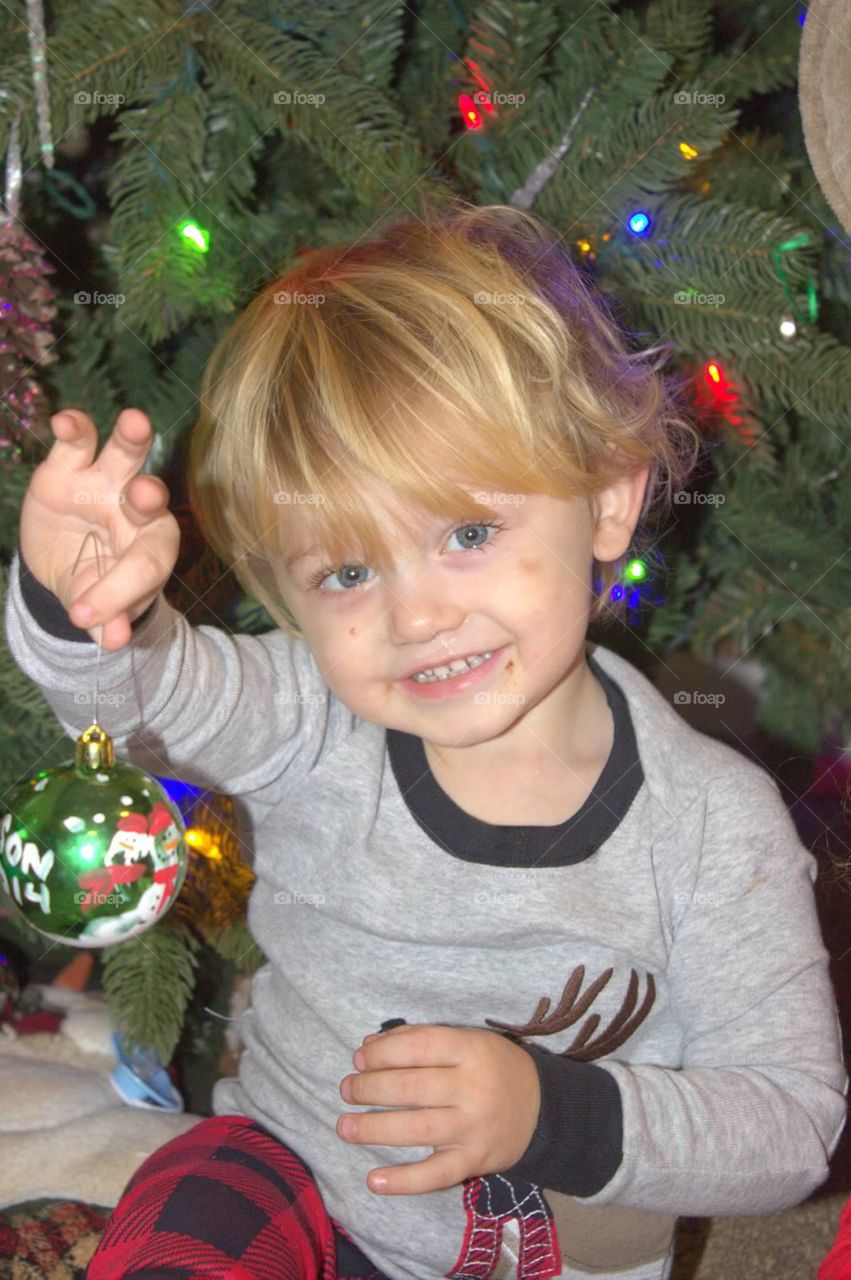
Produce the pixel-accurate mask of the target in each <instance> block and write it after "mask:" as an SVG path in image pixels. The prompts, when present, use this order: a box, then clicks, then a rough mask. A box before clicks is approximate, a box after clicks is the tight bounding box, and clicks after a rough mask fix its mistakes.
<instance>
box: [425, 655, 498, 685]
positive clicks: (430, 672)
mask: <svg viewBox="0 0 851 1280" xmlns="http://www.w3.org/2000/svg"><path fill="white" fill-rule="evenodd" d="M490 656H491V655H490V653H471V654H470V656H469V658H453V660H452V662H450V663H449V665H448V666H441V667H427V668H426V669H425V670H423V671H415V672H414V677H413V678H414V679H416V678H417V676H437V677H438V679H441V680H445V679H446V677H447V676H450V675H457V674H458V673H459V672H460V671H469V670H472V668H473V666H476V667H478V666H480V664H481V663H482V662H484V660H485V659H486V658H489V657H490Z"/></svg>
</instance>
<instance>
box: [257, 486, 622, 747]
mask: <svg viewBox="0 0 851 1280" xmlns="http://www.w3.org/2000/svg"><path fill="white" fill-rule="evenodd" d="M646 479H647V471H646V469H645V471H643V472H642V473H640V475H639V476H637V477H636V478H634V479H633V480H628V481H624V482H620V483H619V484H617V485H615V486H613V487H612V488H610V489H606V490H604V491H603V493H602V494H599V495H597V496H596V497H595V498H594V499H593V500H591V501H589V500H588V499H586V498H574V499H557V498H550V497H547V496H545V495H539V494H536V495H524V494H488V495H487V496H486V497H485V498H484V499H480V500H481V501H483V502H485V503H486V504H487V505H489V506H491V507H492V508H493V509H495V510H496V512H497V513H498V514H497V515H496V516H495V517H493V520H494V523H497V524H499V525H501V526H502V527H501V528H490V527H488V526H487V525H486V524H481V523H475V524H461V523H460V522H446V521H443V520H441V519H440V518H438V517H435V516H433V515H431V514H430V513H426V514H425V515H422V514H415V513H412V511H411V510H410V509H409V508H406V507H404V506H403V505H402V504H400V503H398V502H395V501H394V500H393V498H392V495H391V496H388V498H387V500H386V501H385V502H384V503H383V504H382V508H383V509H384V510H386V511H387V512H388V514H389V519H390V521H391V523H390V525H389V526H388V527H389V528H392V529H393V531H394V532H393V541H392V542H391V546H392V548H393V550H394V565H393V568H392V570H391V571H390V572H389V573H387V574H385V575H383V576H382V575H381V574H379V572H378V571H377V570H376V569H374V568H373V567H372V566H364V565H362V564H361V562H360V561H358V560H356V559H352V560H348V559H347V560H346V561H345V562H344V564H345V572H344V565H338V566H336V570H337V572H335V573H332V574H330V575H329V576H327V577H325V578H324V580H323V582H322V585H321V586H320V587H318V588H317V587H311V586H310V585H309V584H310V580H311V579H312V578H315V577H317V576H321V574H322V572H323V570H324V569H325V568H327V562H326V560H325V558H324V557H322V556H321V555H311V556H310V557H309V558H305V559H301V560H298V561H297V562H295V563H293V562H292V559H291V558H290V565H289V567H287V566H286V565H282V566H281V567H280V570H279V572H278V574H277V577H278V582H279V586H280V589H281V592H282V594H283V595H284V597H285V599H286V601H287V604H288V605H289V607H290V609H291V611H292V613H293V615H294V616H295V618H296V621H297V622H298V624H299V626H300V627H301V630H302V634H303V636H304V639H305V641H306V642H307V644H308V645H309V647H310V649H311V652H312V653H313V656H314V658H315V660H316V663H317V665H318V666H319V669H320V671H321V672H322V674H323V677H324V679H325V681H326V683H327V684H328V686H329V688H330V689H331V690H332V691H333V692H334V693H335V694H336V696H337V697H338V698H339V699H340V700H341V701H342V702H344V703H345V704H346V706H348V707H349V709H350V710H351V711H353V712H354V713H355V714H356V715H358V716H359V717H360V718H361V719H364V720H368V721H371V722H373V723H376V724H381V725H384V726H385V727H387V728H395V729H401V730H404V731H405V732H407V733H413V734H416V735H417V736H419V737H421V738H423V739H424V740H426V741H427V742H429V743H432V744H435V745H439V746H446V747H450V746H472V745H474V744H476V743H481V742H484V741H487V740H490V739H492V738H495V737H497V736H498V735H502V734H503V733H505V731H506V730H508V729H510V728H511V727H512V726H513V725H515V724H516V723H517V722H518V721H521V720H523V719H528V718H529V717H530V716H531V717H532V719H531V721H530V722H529V723H527V728H528V727H533V726H535V727H537V729H538V730H539V731H541V732H542V733H543V730H544V725H545V723H546V721H547V718H548V709H549V712H551V713H552V714H553V715H557V714H563V713H564V712H565V711H569V710H570V709H571V706H572V702H571V698H570V697H565V696H564V695H565V692H566V690H567V686H568V684H569V681H567V680H566V677H567V676H569V674H570V673H571V672H572V671H575V670H576V669H577V660H578V659H579V658H580V655H582V652H583V645H584V642H585V634H586V630H587V626H588V617H589V612H590V608H591V602H592V589H591V573H592V559H593V557H594V556H596V557H597V558H598V559H600V560H612V559H615V558H616V557H617V556H619V555H622V554H623V553H624V552H625V551H626V550H627V549H628V547H629V544H630V540H631V537H632V531H633V528H634V525H635V522H636V519H637V516H638V512H639V509H640V504H641V498H642V496H643V492H644V487H645V482H646ZM467 490H468V492H470V493H471V494H473V493H474V492H476V493H480V492H481V491H480V490H474V489H473V488H471V487H469V486H467ZM592 504H593V505H592ZM595 515H596V523H595V519H594V516H595ZM476 547H481V548H482V549H481V550H475V549H472V548H476ZM302 549H303V548H302V547H299V548H297V550H298V551H301V550H302ZM291 554H292V553H291ZM349 583H352V584H354V585H348V584H349ZM483 653H491V654H492V655H493V657H492V658H491V659H490V660H488V661H486V662H485V663H483V664H481V667H480V669H478V670H476V671H473V672H472V673H466V674H462V675H461V676H460V677H457V678H456V677H453V676H450V677H449V678H447V679H446V680H445V681H444V680H438V681H430V682H426V683H419V682H417V681H414V680H413V679H411V678H410V677H411V676H412V674H413V673H414V672H419V671H421V670H422V669H423V668H432V667H435V666H438V665H440V664H448V663H449V662H450V661H451V660H452V659H454V658H456V657H457V656H459V655H460V656H461V657H465V656H467V655H479V654H483ZM406 677H407V678H406ZM575 688H576V686H575V684H574V689H575ZM544 736H545V735H544Z"/></svg>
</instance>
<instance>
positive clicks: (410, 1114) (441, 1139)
mask: <svg viewBox="0 0 851 1280" xmlns="http://www.w3.org/2000/svg"><path fill="white" fill-rule="evenodd" d="M337 1134H338V1136H339V1137H341V1138H343V1139H344V1140H345V1141H346V1142H352V1143H358V1144H359V1145H361V1146H368V1147H445V1146H446V1145H447V1144H448V1143H450V1142H452V1141H453V1140H456V1141H457V1138H458V1110H457V1108H456V1107H421V1108H420V1109H419V1110H416V1111H359V1112H352V1111H346V1112H344V1113H343V1115H341V1116H340V1118H339V1120H338V1121H337Z"/></svg>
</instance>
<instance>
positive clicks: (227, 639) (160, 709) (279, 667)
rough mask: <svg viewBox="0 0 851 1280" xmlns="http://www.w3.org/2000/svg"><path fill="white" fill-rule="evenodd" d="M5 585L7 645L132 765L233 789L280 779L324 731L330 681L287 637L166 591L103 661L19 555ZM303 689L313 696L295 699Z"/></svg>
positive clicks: (73, 722) (73, 721) (55, 698)
mask: <svg viewBox="0 0 851 1280" xmlns="http://www.w3.org/2000/svg"><path fill="white" fill-rule="evenodd" d="M22 570H23V572H24V575H25V576H24V581H23V582H22V580H21V573H22ZM8 587H9V589H8V594H7V598H6V606H5V624H6V636H7V643H8V646H9V649H10V651H11V653H12V656H13V657H14V659H15V661H16V663H17V664H18V666H19V667H20V668H21V670H22V671H24V673H25V674H26V675H27V676H29V677H30V679H31V680H33V681H34V682H35V683H36V684H38V686H39V688H40V689H41V692H42V694H43V695H44V697H45V699H46V700H47V702H48V703H49V704H50V706H51V708H52V710H53V712H54V714H55V715H56V717H57V719H58V720H59V723H60V724H61V725H62V728H63V729H64V730H65V732H66V733H67V734H69V736H72V737H75V738H76V737H77V736H78V735H79V734H80V733H81V732H82V731H83V729H85V728H86V727H87V726H88V725H89V724H90V723H91V722H92V720H94V719H95V712H97V719H98V721H99V723H101V724H102V725H103V727H104V728H105V729H106V730H107V732H108V733H109V734H110V736H111V737H112V738H113V740H114V743H115V750H116V754H117V755H120V756H122V757H123V758H124V759H126V760H128V761H129V762H130V763H131V764H135V765H137V766H138V767H139V768H144V769H147V770H148V771H149V772H151V773H153V774H158V775H160V776H177V777H180V778H181V779H183V780H184V781H186V782H190V783H195V784H197V785H201V786H205V787H210V788H212V789H214V790H218V791H222V792H225V793H227V794H231V795H234V794H239V793H240V792H241V791H249V790H255V789H258V788H260V787H262V786H264V785H268V784H269V783H270V782H272V781H273V780H274V779H275V778H276V777H280V776H282V775H283V774H284V772H285V771H286V769H287V768H288V766H289V765H290V764H291V763H292V761H293V760H294V759H295V758H296V756H297V752H298V749H299V746H300V745H302V744H303V743H305V742H306V741H307V740H308V737H309V736H310V734H311V733H316V732H319V731H321V726H320V724H319V722H320V721H321V720H322V719H323V717H324V716H326V715H327V714H328V706H327V698H326V697H324V696H322V697H321V698H320V696H319V695H320V693H321V689H320V686H321V688H322V689H324V684H322V682H321V679H320V677H319V674H318V672H316V669H315V667H314V666H313V665H312V663H311V662H310V660H309V657H308V655H307V652H306V650H305V649H304V647H303V646H299V644H298V642H296V641H293V640H290V638H289V637H286V636H284V634H283V633H282V632H272V633H270V635H269V636H263V637H252V636H233V635H230V634H228V633H227V632H225V631H220V630H218V629H217V628H213V627H193V626H191V625H190V624H189V623H188V622H187V621H186V619H185V618H184V617H183V615H182V614H181V613H180V612H179V611H178V610H176V609H174V608H173V607H172V606H171V605H170V604H169V603H168V601H167V600H166V599H165V597H164V596H163V595H162V594H160V596H158V597H157V599H156V600H155V601H154V602H153V603H152V604H151V605H150V606H149V608H148V609H147V610H146V611H145V613H144V614H143V615H142V616H141V617H139V618H138V619H137V620H136V621H135V623H134V624H133V627H132V633H133V634H132V639H131V642H130V643H129V644H128V645H125V646H124V647H123V648H121V649H118V650H115V651H113V652H108V651H105V650H101V652H100V656H98V646H97V644H96V643H95V642H94V641H93V640H92V639H91V637H90V636H89V634H88V632H86V631H84V630H82V629H79V628H75V627H74V626H73V624H72V623H71V621H70V619H69V618H68V615H67V611H66V610H65V609H64V606H63V605H62V603H61V602H60V601H59V600H58V599H57V598H56V597H55V596H53V595H52V593H51V592H49V591H47V589H46V588H45V587H43V586H42V585H41V584H40V583H39V582H37V581H36V580H35V579H34V578H32V576H31V575H30V576H29V577H27V576H26V566H25V565H23V564H22V562H21V556H20V551H19V550H18V551H16V553H15V556H14V558H13V561H12V564H11V567H10V573H9V584H8ZM75 633H76V634H75ZM96 680H97V697H98V700H97V706H95V703H94V694H95V681H96ZM307 685H309V688H310V691H311V692H312V693H313V694H314V697H313V698H312V699H309V700H305V699H304V698H303V697H300V696H299V694H300V692H301V693H302V694H303V692H304V689H305V687H306V686H307ZM305 706H307V707H308V708H309V715H308V714H306V712H305ZM270 741H272V742H274V744H275V750H274V751H270V750H269V742H270Z"/></svg>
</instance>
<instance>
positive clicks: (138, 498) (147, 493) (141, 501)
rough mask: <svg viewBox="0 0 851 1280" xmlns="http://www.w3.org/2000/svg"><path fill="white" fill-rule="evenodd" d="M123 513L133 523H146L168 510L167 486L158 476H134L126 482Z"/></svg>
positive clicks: (168, 495) (168, 496)
mask: <svg viewBox="0 0 851 1280" xmlns="http://www.w3.org/2000/svg"><path fill="white" fill-rule="evenodd" d="M124 496H125V497H126V502H125V503H124V504H123V510H124V514H125V515H126V516H127V519H128V520H130V521H132V523H133V524H148V523H149V522H150V521H151V520H153V519H155V518H156V517H157V516H158V515H161V514H162V513H163V512H164V511H167V510H168V503H169V498H170V494H169V491H168V486H167V485H166V484H165V483H164V481H162V480H160V478H159V476H148V475H144V476H141V475H140V476H134V477H133V479H132V480H131V481H130V482H129V483H128V485H127V487H126V490H125V494H124Z"/></svg>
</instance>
